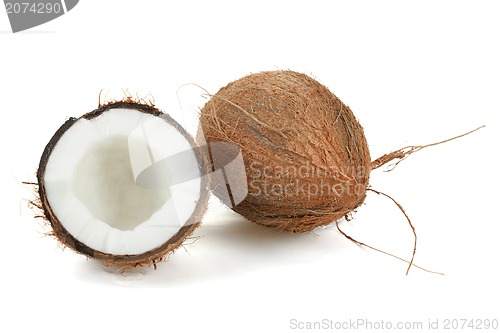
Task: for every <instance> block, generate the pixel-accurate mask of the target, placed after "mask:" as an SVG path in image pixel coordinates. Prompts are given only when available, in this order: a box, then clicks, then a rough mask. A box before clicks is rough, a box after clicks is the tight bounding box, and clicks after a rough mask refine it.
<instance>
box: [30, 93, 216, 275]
mask: <svg viewBox="0 0 500 333" xmlns="http://www.w3.org/2000/svg"><path fill="white" fill-rule="evenodd" d="M207 168H208V164H207V163H206V162H205V156H203V153H202V150H200V149H197V145H196V143H195V141H194V140H193V138H192V137H191V136H190V135H189V134H188V133H187V132H186V131H185V130H184V129H183V128H182V127H181V126H180V125H179V124H178V123H177V122H175V121H174V120H173V119H172V118H171V117H170V116H168V115H167V114H165V113H163V112H161V111H160V110H158V109H157V108H155V107H154V106H152V105H146V104H141V103H139V102H135V101H133V100H131V99H127V100H125V101H120V102H112V103H109V104H107V105H103V106H100V107H99V108H98V109H97V110H94V111H92V112H89V113H87V114H85V115H84V116H82V117H79V118H70V119H69V120H67V121H66V122H65V123H64V124H63V125H62V126H61V127H60V128H59V129H58V130H57V132H56V133H55V134H54V136H53V137H52V139H51V140H50V142H49V143H48V144H47V146H46V147H45V150H44V152H43V155H42V157H41V160H40V165H39V169H38V172H37V177H38V194H39V199H40V200H39V203H40V205H39V206H40V207H41V208H42V209H43V212H44V215H45V218H46V219H47V220H48V222H49V223H50V226H51V227H52V229H53V232H52V234H53V235H55V236H56V237H57V238H58V239H59V240H60V242H61V243H62V244H63V245H64V246H67V247H69V248H71V249H73V250H75V251H77V252H79V253H81V254H83V255H85V256H87V257H89V258H93V259H96V260H98V261H100V262H102V263H103V264H105V265H116V266H121V267H132V266H136V265H143V264H146V265H148V264H153V265H155V267H156V262H158V261H159V260H161V259H163V258H165V256H167V255H168V254H169V253H171V252H173V251H174V250H175V249H177V248H178V247H179V246H180V245H181V244H182V242H183V241H184V240H185V239H186V238H187V237H188V236H190V235H191V234H192V233H193V231H194V230H195V229H196V228H197V227H198V226H199V225H200V221H201V218H202V216H203V214H204V212H205V210H206V207H207V201H208V193H207V180H206V177H204V176H205V175H207V173H208V169H207Z"/></svg>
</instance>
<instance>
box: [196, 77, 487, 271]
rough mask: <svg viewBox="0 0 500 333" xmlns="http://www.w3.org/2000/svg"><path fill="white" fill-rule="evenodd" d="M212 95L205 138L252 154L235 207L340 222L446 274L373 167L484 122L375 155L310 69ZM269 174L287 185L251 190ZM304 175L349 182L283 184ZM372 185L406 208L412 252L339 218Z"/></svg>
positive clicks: (292, 220) (291, 219)
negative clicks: (421, 255) (373, 181)
mask: <svg viewBox="0 0 500 333" xmlns="http://www.w3.org/2000/svg"><path fill="white" fill-rule="evenodd" d="M210 97H211V99H210V100H209V101H208V102H207V103H206V104H205V106H204V107H203V109H202V110H201V116H200V119H201V127H202V129H203V134H204V135H205V139H206V141H207V142H208V143H209V144H210V143H212V142H219V141H222V142H229V143H233V144H235V145H237V146H238V147H239V148H240V149H241V153H242V156H243V159H244V162H245V167H246V176H247V183H248V188H249V194H248V195H247V197H246V198H245V199H244V200H243V201H242V202H240V203H238V204H236V205H234V206H233V207H232V209H233V210H234V211H236V212H238V213H240V214H241V215H243V216H244V217H246V218H247V219H249V220H251V221H253V222H255V223H258V224H261V225H265V226H269V227H275V228H278V229H280V230H286V231H291V232H307V231H311V230H313V229H315V228H317V227H320V226H325V225H328V224H330V223H332V222H335V223H336V226H337V228H338V230H339V232H340V233H341V234H342V235H344V236H345V237H346V238H348V239H349V240H351V241H353V242H355V243H356V244H358V245H361V246H365V247H368V248H371V249H373V250H376V251H379V252H382V253H384V254H387V255H390V256H392V257H395V258H397V259H399V260H402V261H404V262H406V263H408V264H409V265H408V270H407V273H408V271H409V269H410V267H411V266H415V267H418V268H420V269H423V270H425V271H428V272H432V273H437V274H441V273H438V272H433V271H429V270H427V269H425V268H422V267H420V266H417V265H415V264H414V263H413V260H414V257H415V253H416V245H417V234H416V231H415V228H414V226H413V224H412V222H411V220H410V218H409V217H408V215H407V214H406V212H405V210H404V208H403V207H402V205H401V204H399V203H398V202H397V201H396V200H395V199H393V198H392V197H391V196H389V195H387V194H385V193H382V192H380V191H376V190H374V189H372V188H369V184H368V182H369V176H370V172H371V171H372V170H375V169H377V168H379V167H381V166H383V165H386V164H387V163H389V162H393V163H392V164H390V166H389V169H388V170H387V171H391V170H393V169H394V168H395V167H396V166H397V165H398V164H399V163H400V162H401V161H403V160H404V159H406V158H407V157H408V156H410V155H411V154H413V153H414V152H417V151H419V150H421V149H423V148H426V147H430V146H435V145H439V144H442V143H445V142H448V141H451V140H454V139H457V138H460V137H463V136H465V135H468V134H470V133H472V132H475V131H477V130H478V129H480V128H482V127H484V126H481V127H479V128H477V129H475V130H473V131H470V132H467V133H465V134H462V135H459V136H456V137H453V138H450V139H447V140H443V141H440V142H436V143H431V144H428V145H423V146H408V147H404V148H402V149H399V150H396V151H393V152H391V153H389V154H385V155H383V156H381V157H379V158H377V159H375V160H373V161H370V153H369V149H368V144H367V142H366V138H365V135H364V131H363V128H362V127H361V125H360V124H359V122H358V121H357V120H356V117H355V116H354V114H353V113H352V111H351V109H350V108H349V107H348V106H347V105H345V104H344V103H342V101H341V100H340V99H339V98H338V97H337V96H335V95H334V94H332V93H331V92H330V91H329V90H328V89H327V88H326V87H325V86H323V85H322V84H320V83H319V82H318V81H316V80H314V79H312V78H311V77H309V76H307V75H305V74H301V73H297V72H293V71H271V72H261V73H256V74H251V75H248V76H245V77H243V78H241V79H239V80H236V81H234V82H231V83H230V84H228V85H227V86H226V87H224V88H222V89H220V90H219V91H218V92H217V93H216V94H215V95H211V96H210ZM278 168H279V169H280V170H283V172H280V173H279V175H278V173H276V172H274V171H275V170H276V169H278ZM304 168H305V169H304ZM266 170H271V172H270V173H266ZM296 170H306V171H309V172H305V173H303V174H301V173H300V172H299V173H298V176H297V172H295V171H296ZM314 170H316V171H317V172H312V171H314ZM318 171H320V172H318ZM266 181H271V182H272V184H271V188H272V186H275V188H278V189H281V190H282V191H281V193H274V194H273V193H272V191H268V192H266V193H263V191H256V193H252V189H257V190H258V189H259V187H258V185H259V184H262V183H264V182H266ZM297 182H300V183H301V184H302V186H305V188H307V189H343V192H341V193H339V192H338V191H331V192H328V193H325V191H315V193H311V192H308V193H299V192H300V191H299V192H297V193H293V191H292V192H291V193H289V192H286V191H283V189H284V188H292V189H293V188H294V186H295V185H296V183H297ZM254 185H257V186H254ZM244 186H247V184H245V185H244ZM224 190H226V188H224ZM238 190H239V191H240V192H241V189H238ZM213 191H214V193H215V194H216V195H217V196H219V197H222V196H224V193H225V192H224V191H223V192H224V193H218V192H217V187H214V189H213ZM367 191H372V192H374V193H377V194H379V195H383V196H385V197H387V198H389V199H390V200H392V201H393V202H394V204H396V206H397V207H398V208H399V209H400V210H401V212H402V213H403V214H404V216H405V218H406V220H407V221H408V224H409V225H410V227H411V230H412V233H413V235H414V246H413V253H412V257H411V260H409V261H408V260H405V259H402V258H400V257H398V256H395V255H393V254H391V253H387V252H385V251H382V250H379V249H377V248H374V247H372V246H370V245H367V244H365V243H363V242H360V241H358V240H355V239H354V238H352V237H350V236H349V235H347V234H346V233H345V232H343V231H342V230H341V229H340V227H339V223H338V220H339V219H340V218H342V217H346V219H350V214H351V213H352V212H353V211H355V209H356V208H357V207H359V206H360V205H361V204H362V203H363V202H364V200H365V198H366V192H367ZM294 194H295V195H294ZM229 195H231V194H230V193H229ZM223 201H225V202H227V200H223Z"/></svg>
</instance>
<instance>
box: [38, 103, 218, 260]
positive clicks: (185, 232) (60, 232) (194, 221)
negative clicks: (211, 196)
mask: <svg viewBox="0 0 500 333" xmlns="http://www.w3.org/2000/svg"><path fill="white" fill-rule="evenodd" d="M116 108H123V109H133V110H137V111H140V112H144V113H147V114H150V115H153V116H156V117H160V118H161V119H163V120H164V121H166V122H168V123H169V124H170V125H171V126H173V127H175V128H176V129H177V130H178V131H179V132H180V133H181V134H182V135H183V136H184V137H185V138H186V139H187V140H188V142H189V143H190V144H191V146H192V147H193V152H194V154H195V155H196V158H197V160H198V165H199V168H200V172H201V174H203V175H205V174H207V173H208V172H209V169H208V167H209V164H208V163H207V157H206V156H204V155H203V151H202V150H200V149H198V148H197V147H198V146H197V144H196V143H195V141H194V139H193V138H192V137H191V136H190V135H189V134H188V133H187V132H186V131H185V130H184V129H183V128H182V127H181V126H180V125H179V124H178V123H177V122H176V121H175V120H173V119H172V118H171V117H170V116H168V115H167V114H164V113H163V112H161V111H160V110H158V109H156V108H155V107H154V106H151V105H145V104H141V103H137V102H134V101H132V100H130V99H129V100H126V101H118V102H112V103H109V104H106V105H104V106H100V107H99V108H98V109H96V110H94V111H92V112H89V113H87V114H85V115H83V116H82V117H81V118H84V119H88V120H91V119H93V118H95V117H98V116H100V115H101V114H102V113H104V112H107V111H109V110H111V109H116ZM77 120H78V118H70V119H68V120H67V121H66V122H65V123H64V124H63V125H62V126H61V127H60V128H59V129H58V130H57V131H56V133H55V134H54V136H53V137H52V139H51V140H50V141H49V143H48V144H47V146H46V147H45V150H44V152H43V154H42V157H41V159H40V164H39V168H38V172H37V178H38V195H39V200H38V201H37V202H38V203H39V204H37V206H39V207H40V208H41V209H42V210H43V214H44V218H45V219H46V220H47V221H48V222H49V223H50V226H51V228H52V232H51V234H52V235H54V236H55V237H56V238H57V239H58V240H59V241H60V242H61V243H62V244H63V245H64V246H65V247H69V248H71V249H72V250H74V251H76V252H78V253H80V254H83V255H85V256H87V257H89V258H91V259H96V260H98V261H100V262H101V263H103V264H104V265H106V266H119V267H122V268H129V267H135V266H142V265H154V266H155V268H156V263H157V262H158V261H161V260H162V259H164V258H165V257H166V256H168V255H169V254H171V253H173V252H174V251H175V250H176V249H177V248H178V247H180V246H181V245H182V243H183V242H184V240H185V239H186V238H187V237H189V236H190V235H191V234H192V233H193V232H194V230H195V229H196V228H197V227H199V226H200V224H201V219H202V217H203V215H204V213H205V211H206V208H207V204H208V192H207V191H206V188H207V178H206V177H202V178H201V185H200V188H201V191H200V198H199V200H198V202H197V205H196V208H195V211H194V212H193V214H192V215H191V217H190V219H189V220H188V221H186V222H185V224H184V226H182V227H181V228H180V230H179V231H178V232H177V233H176V234H175V235H173V236H172V237H171V238H170V239H168V240H166V241H165V243H164V244H162V245H160V246H158V247H156V248H154V249H151V250H149V251H147V252H144V253H140V254H133V255H115V254H111V253H104V252H101V251H98V250H95V249H92V248H90V247H88V246H87V245H86V244H84V243H82V242H80V241H79V240H78V239H76V238H75V237H74V236H73V235H71V234H70V233H69V232H68V231H67V230H66V228H64V226H63V224H62V223H61V221H60V220H59V219H58V217H57V216H56V214H55V213H54V212H53V210H52V208H51V206H50V202H49V200H48V198H47V196H46V191H45V185H44V176H45V170H46V166H47V162H48V160H49V158H50V155H51V153H52V151H53V149H54V148H55V146H56V145H57V143H58V141H59V139H60V138H61V137H62V136H63V135H64V133H65V132H66V131H67V130H68V129H69V128H71V126H73V125H74V124H75V123H76V121H77Z"/></svg>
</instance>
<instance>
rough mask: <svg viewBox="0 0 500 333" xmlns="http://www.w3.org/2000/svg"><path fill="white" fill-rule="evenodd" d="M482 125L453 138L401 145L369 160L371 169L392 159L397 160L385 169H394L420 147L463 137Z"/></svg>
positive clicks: (420, 148)
mask: <svg viewBox="0 0 500 333" xmlns="http://www.w3.org/2000/svg"><path fill="white" fill-rule="evenodd" d="M483 127H485V125H482V126H479V127H478V128H476V129H474V130H472V131H469V132H467V133H464V134H460V135H457V136H455V137H453V138H449V139H446V140H443V141H439V142H435V143H430V144H428V145H424V146H407V147H403V148H401V149H398V150H396V151H393V152H392V153H389V154H385V155H383V156H381V157H379V158H377V159H376V160H374V161H372V162H371V169H372V170H375V169H377V168H379V167H381V166H383V165H385V164H387V163H389V162H391V161H392V160H398V161H396V162H395V163H392V164H391V165H389V167H388V169H387V170H386V171H392V170H394V168H396V166H397V165H398V164H399V163H400V162H401V161H403V160H405V159H406V158H407V157H408V156H410V155H411V154H413V153H416V152H417V151H419V150H422V149H424V148H427V147H432V146H437V145H440V144H442V143H445V142H449V141H452V140H455V139H458V138H461V137H464V136H466V135H469V134H471V133H474V132H475V131H478V130H480V129H481V128H483Z"/></svg>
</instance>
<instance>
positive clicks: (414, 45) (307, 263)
mask: <svg viewBox="0 0 500 333" xmlns="http://www.w3.org/2000/svg"><path fill="white" fill-rule="evenodd" d="M499 15H500V5H499V3H498V2H497V1H307V2H306V1H302V2H298V1H286V2H285V1H283V2H278V1H274V2H273V1H251V2H236V1H231V2H229V1H228V2H221V1H182V2H181V1H123V0H120V1H118V0H115V1H81V2H80V3H79V4H78V5H77V6H76V7H75V8H74V9H73V10H72V11H70V12H69V13H68V14H66V15H64V16H63V17H60V18H58V19H56V20H54V21H52V22H49V23H47V24H45V25H42V26H39V27H36V28H33V29H31V30H29V31H26V32H24V33H18V34H12V33H11V32H10V26H9V23H8V19H7V15H6V14H5V13H4V12H3V10H2V12H1V13H0V111H1V115H2V121H0V135H1V140H0V144H1V156H2V163H1V165H0V178H1V188H0V196H1V200H0V205H1V212H2V219H1V226H2V227H1V232H0V264H1V266H0V267H1V268H0V269H1V274H0V279H1V285H0V293H1V298H0V303H1V304H2V308H3V310H2V311H1V314H0V318H1V319H0V331H3V332H7V331H8V332H20V331H25V332H26V331H29V332H33V331H49V330H50V331H52V332H68V331H72V332H91V331H101V332H104V331H113V332H139V331H140V332H168V331H171V329H173V328H176V329H177V330H176V331H179V332H182V331H191V332H194V331H211V332H212V331H213V332H215V331H220V332H246V331H248V332H288V331H297V330H293V329H291V325H290V320H292V319H297V320H298V321H302V322H305V321H319V320H323V319H331V320H333V321H338V322H343V321H349V320H356V319H358V318H359V319H367V320H371V321H373V322H378V323H380V321H382V320H384V321H385V322H387V321H391V322H397V321H422V322H423V323H424V328H426V327H427V322H428V320H429V319H433V320H434V319H439V320H440V323H441V324H442V323H443V321H444V320H445V319H446V318H450V319H454V318H457V319H459V318H469V319H482V318H485V319H486V318H489V319H493V318H495V317H496V318H497V319H499V320H500V315H499V312H498V309H500V302H499V296H500V291H499V284H498V281H499V280H500V273H499V269H498V266H499V264H498V262H499V261H498V255H499V245H498V243H499V242H498V239H497V237H498V236H499V231H500V227H499V224H500V221H499V218H498V210H497V208H498V203H497V202H496V199H497V198H498V189H499V185H500V184H499V181H498V158H497V156H498V142H499V134H498V131H499V126H498V114H499V111H500V110H499V109H500V98H499V92H500V65H499V59H500V47H499V45H500V44H499V40H500V38H499V34H500V20H499V19H498V18H499ZM273 69H292V70H295V71H299V72H304V73H308V74H310V75H313V76H314V77H316V78H317V79H318V80H320V81H321V82H322V83H323V84H325V85H327V86H328V87H329V88H330V89H331V90H332V92H334V93H335V94H336V95H337V96H339V97H340V98H341V99H342V100H343V101H344V102H345V103H347V104H348V105H349V106H350V107H351V108H352V110H353V111H354V113H355V114H356V116H357V117H358V118H359V121H360V122H361V124H362V125H363V127H364V129H365V134H366V137H367V140H368V142H369V145H370V150H371V154H372V157H374V158H375V157H378V156H379V155H382V154H384V153H387V152H389V151H392V150H395V149H397V148H400V147H402V146H405V145H408V144H426V143H430V142H433V141H436V140H441V139H444V138H447V137H451V136H454V135H457V134H460V133H463V132H466V131H468V130H471V129H473V128H476V127H478V126H480V125H483V124H485V125H486V128H484V129H482V130H480V131H479V132H476V133H474V134H473V135H470V136H468V137H465V138H462V139H460V140H457V141H454V142H450V143H447V144H445V145H442V146H437V147H432V148H429V149H426V150H423V151H421V152H419V153H417V154H415V155H413V156H411V157H410V158H408V159H407V160H406V161H405V162H403V163H402V164H400V165H399V166H398V168H396V169H395V170H394V171H393V172H390V173H385V172H383V170H377V171H374V172H373V173H372V175H371V181H370V183H371V185H372V186H373V187H374V188H375V189H377V190H380V191H383V192H386V193H388V194H390V195H392V196H393V197H394V198H395V199H396V200H398V201H399V202H400V203H401V204H402V205H403V206H404V208H405V209H406V211H407V213H408V214H409V216H410V217H411V219H412V220H413V223H414V225H415V227H416V229H417V232H418V237H419V239H418V250H417V256H416V263H417V264H419V265H422V266H424V267H426V268H429V269H432V270H437V271H440V272H443V273H445V274H446V276H439V275H435V274H430V273H425V272H423V271H420V270H418V269H415V268H414V269H412V270H411V271H410V274H409V275H408V276H405V270H406V264H405V263H403V262H400V261H398V260H396V259H393V258H391V257H389V256H385V255H382V254H379V253H376V252H373V251H370V250H363V249H361V248H359V247H358V246H356V245H354V244H353V243H351V242H349V241H348V240H346V239H345V238H343V237H342V236H341V235H340V234H339V233H338V232H337V231H336V230H335V228H327V229H322V230H317V231H315V232H314V233H309V234H300V235H296V234H286V233H277V232H276V231H275V230H271V229H266V228H263V227H259V226H256V225H253V224H252V223H250V222H247V221H245V220H244V219H243V218H241V217H238V216H237V215H236V214H234V213H231V212H230V211H229V210H228V209H226V208H224V207H222V206H221V205H220V204H218V203H217V201H215V200H214V201H212V202H211V206H210V213H209V215H208V216H207V217H206V219H205V221H204V222H205V223H204V225H203V226H202V227H201V228H200V229H198V230H197V232H196V236H200V237H201V238H200V239H198V241H196V242H195V243H194V244H191V245H187V246H186V247H185V249H186V251H185V250H184V249H180V250H179V251H177V252H176V253H175V254H174V255H173V256H171V258H170V260H169V261H168V262H166V263H162V264H160V265H159V266H158V270H156V271H154V270H152V269H141V270H138V271H134V272H128V273H126V274H125V275H121V274H119V273H114V271H113V270H110V269H105V268H103V267H102V266H101V265H100V264H97V263H95V262H91V261H88V260H87V259H85V258H84V257H82V256H79V255H77V254H74V253H72V252H71V251H70V250H64V251H63V250H62V249H61V247H60V246H58V244H57V242H56V241H55V240H54V239H52V238H50V237H45V236H43V232H44V231H45V229H44V227H43V224H42V222H41V221H40V220H35V219H34V218H33V214H32V212H31V211H30V210H29V209H28V208H27V207H26V206H27V200H28V199H30V198H31V197H32V191H31V189H30V188H29V187H27V186H23V185H22V184H21V182H22V181H35V180H36V178H35V175H34V174H35V172H36V169H37V165H38V160H39V158H40V155H41V153H42V151H43V148H44V147H45V144H46V143H47V142H48V140H49V139H50V137H51V136H52V135H53V133H54V132H55V130H56V129H57V128H58V127H59V126H60V125H61V124H62V123H63V122H64V121H65V120H66V119H67V118H68V117H71V116H75V117H77V116H80V115H82V114H84V113H86V112H88V111H91V110H93V109H95V108H96V107H97V103H98V95H99V92H100V91H101V90H102V94H103V96H105V97H106V98H108V99H109V98H120V97H121V96H122V90H123V89H126V90H128V91H129V92H130V93H131V94H134V95H135V94H136V93H137V94H138V95H139V96H149V95H151V96H154V99H155V101H156V105H157V106H158V107H159V108H161V109H163V110H165V111H167V112H170V113H171V114H172V115H174V116H175V117H176V118H177V119H179V120H180V121H181V122H182V121H185V119H192V118H194V113H195V110H196V108H198V107H201V106H202V105H203V99H202V98H200V97H199V95H200V91H199V90H196V88H194V87H193V86H188V87H187V88H186V89H184V88H183V89H181V90H182V91H181V92H180V93H179V96H180V98H179V99H180V101H181V103H182V104H181V105H182V106H181V105H180V104H179V99H178V98H177V94H176V93H177V91H178V89H179V88H180V87H181V86H182V85H183V84H186V83H196V84H199V85H200V86H202V87H204V88H205V89H207V90H208V91H209V92H211V93H215V92H216V91H217V90H218V89H219V88H220V87H222V86H224V85H225V84H227V83H229V82H230V81H233V80H235V79H237V78H239V77H241V76H243V75H246V74H249V73H251V72H258V71H262V70H273ZM196 96H198V97H196ZM181 110H183V112H181ZM344 229H345V230H346V231H347V232H348V233H349V234H350V235H352V236H353V237H355V238H357V239H359V240H361V241H364V242H366V243H368V244H371V245H373V246H376V247H379V248H381V249H384V250H386V251H389V252H391V253H394V254H397V255H400V256H403V257H405V258H409V257H410V254H411V250H412V237H411V236H412V235H411V232H410V229H409V228H408V225H407V223H406V221H405V219H404V217H403V216H402V214H401V213H400V212H399V211H398V209H397V207H396V206H394V205H393V204H392V203H391V202H390V201H389V200H387V199H385V198H383V197H379V196H377V195H375V194H369V195H368V198H367V200H366V202H365V204H364V205H363V206H361V207H360V208H359V209H358V212H357V213H356V215H355V219H354V220H353V221H352V222H351V223H350V224H349V225H344ZM379 331H380V330H379Z"/></svg>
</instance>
